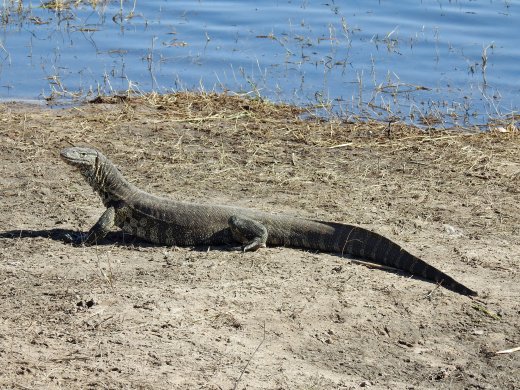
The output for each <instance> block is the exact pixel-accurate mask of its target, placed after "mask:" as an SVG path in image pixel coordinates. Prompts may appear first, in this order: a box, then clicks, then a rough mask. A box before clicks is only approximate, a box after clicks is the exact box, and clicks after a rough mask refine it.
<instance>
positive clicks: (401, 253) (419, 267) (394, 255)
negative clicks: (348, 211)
mask: <svg viewBox="0 0 520 390" xmlns="http://www.w3.org/2000/svg"><path fill="white" fill-rule="evenodd" d="M316 222H317V221H316ZM320 222H321V223H323V224H326V225H328V226H330V227H332V228H334V234H333V235H332V237H330V236H329V237H328V239H326V240H323V241H321V242H322V243H323V244H324V246H326V247H327V248H328V249H327V248H319V249H321V250H327V251H330V247H331V244H332V246H333V247H334V250H335V252H337V253H341V254H349V255H353V256H356V257H359V258H362V259H366V260H370V261H373V262H376V263H379V264H384V265H387V266H390V267H394V268H397V269H400V270H404V271H407V272H409V273H411V274H412V275H416V276H420V277H422V278H424V279H426V280H429V281H432V282H436V283H438V284H440V285H442V286H443V287H445V288H447V289H449V290H452V291H455V292H457V293H459V294H463V295H469V296H476V295H477V293H476V292H475V291H473V290H471V289H469V288H468V287H466V286H464V285H463V284H461V283H459V282H457V281H456V280H455V279H453V278H452V277H451V276H449V275H446V274H445V273H444V272H442V271H441V270H439V269H437V268H435V267H433V266H431V265H430V264H428V263H426V262H425V261H423V260H421V259H419V258H418V257H416V256H414V255H412V254H411V253H409V252H407V251H406V250H404V249H403V248H402V247H401V246H400V245H398V244H396V243H395V242H393V241H391V240H389V239H388V238H386V237H384V236H382V235H380V234H377V233H374V232H371V231H370V230H367V229H363V228H361V227H359V226H352V225H346V224H341V223H335V222H323V221H320ZM318 241H320V240H318ZM325 241H328V242H327V243H325ZM331 241H332V242H331ZM320 246H321V245H320Z"/></svg>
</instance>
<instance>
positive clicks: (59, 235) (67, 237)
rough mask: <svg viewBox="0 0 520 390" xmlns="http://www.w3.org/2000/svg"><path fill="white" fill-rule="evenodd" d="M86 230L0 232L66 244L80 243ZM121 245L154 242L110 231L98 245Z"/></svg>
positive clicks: (4, 234)
mask: <svg viewBox="0 0 520 390" xmlns="http://www.w3.org/2000/svg"><path fill="white" fill-rule="evenodd" d="M84 234H85V233H84V232H81V231H78V230H72V229H62V228H52V229H42V230H30V229H28V230H21V229H16V230H7V231H3V232H0V239H1V238H8V239H21V238H50V239H51V240H54V241H59V242H62V243H65V244H73V245H78V246H79V245H80V244H78V243H77V241H75V239H76V238H77V237H80V236H81V235H84ZM114 244H116V245H120V246H132V245H136V244H137V245H139V246H152V245H153V244H151V243H149V242H147V241H144V240H140V239H139V238H137V237H134V236H132V235H129V234H125V233H124V232H109V233H108V234H107V235H106V237H105V238H103V240H101V241H100V242H99V243H97V245H114Z"/></svg>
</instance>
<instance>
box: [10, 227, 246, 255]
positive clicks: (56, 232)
mask: <svg viewBox="0 0 520 390" xmlns="http://www.w3.org/2000/svg"><path fill="white" fill-rule="evenodd" d="M85 234H86V232H82V231H79V230H73V229H63V228H52V229H42V230H30V229H28V230H23V229H16V230H7V231H3V232H0V239H2V238H7V239H12V240H16V239H23V238H48V239H51V240H54V241H58V242H62V243H64V244H68V245H74V246H82V244H81V243H80V242H79V240H78V237H81V236H84V235H85ZM96 245H98V246H108V245H117V246H120V247H129V248H130V247H136V246H139V247H145V248H149V247H164V248H167V247H171V245H162V244H154V243H150V242H148V241H145V240H142V239H140V238H139V237H136V236H133V235H131V234H128V233H125V232H123V231H113V232H109V233H108V234H107V235H106V236H105V237H104V238H103V239H102V240H101V241H99V242H97V243H96ZM211 248H212V249H217V250H224V251H226V250H236V249H240V248H237V246H236V245H225V244H223V245H217V246H211ZM190 249H192V250H194V251H197V252H207V250H208V247H207V246H193V247H190Z"/></svg>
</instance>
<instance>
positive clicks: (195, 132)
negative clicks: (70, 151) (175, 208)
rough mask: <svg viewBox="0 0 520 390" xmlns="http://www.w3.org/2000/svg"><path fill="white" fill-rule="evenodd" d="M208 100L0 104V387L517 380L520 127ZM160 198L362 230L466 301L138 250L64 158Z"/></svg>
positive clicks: (299, 254) (356, 270) (343, 270)
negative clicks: (87, 238)
mask: <svg viewBox="0 0 520 390" xmlns="http://www.w3.org/2000/svg"><path fill="white" fill-rule="evenodd" d="M297 116H298V110H296V109H294V108H291V107H280V106H279V107H276V106H272V105H269V104H262V103H260V102H256V101H248V100H243V99H239V98H231V97H222V96H221V97H218V96H213V95H203V96H196V95H191V94H179V95H175V96H167V97H160V96H152V97H149V98H147V99H144V100H143V99H141V100H126V101H99V102H98V104H88V105H84V106H81V107H76V108H68V109H59V110H49V109H46V108H43V107H37V106H27V105H22V104H2V105H0V160H1V164H0V199H1V204H0V207H1V210H0V211H1V212H0V294H1V299H0V388H2V389H41V388H49V389H79V388H82V389H101V388H106V389H172V388H176V389H177V388H179V389H357V388H371V389H520V351H519V352H512V353H504V354H496V352H497V351H501V350H507V349H511V348H515V347H519V346H520V328H519V326H520V325H519V324H520V272H519V267H518V263H519V256H520V238H519V233H520V214H519V201H520V186H519V183H520V153H519V147H520V135H519V134H518V132H515V131H514V130H515V129H514V128H513V127H510V128H506V129H504V130H505V131H504V132H502V133H497V134H487V135H475V134H462V133H460V132H459V133H449V132H431V133H419V132H417V131H414V130H413V129H407V128H406V127H404V126H398V125H393V127H392V128H391V137H390V138H389V137H387V132H386V130H387V128H386V125H379V124H375V123H368V124H359V123H339V122H338V123H336V122H322V121H318V120H306V121H302V120H299V119H298V117H297ZM71 144H73V145H92V146H95V147H98V148H100V149H102V150H103V151H104V152H105V154H106V155H108V156H109V157H110V158H111V159H112V160H113V161H114V162H115V163H116V164H117V165H118V166H119V167H120V168H121V171H122V172H123V173H124V174H125V175H126V177H127V178H129V179H130V180H131V181H132V182H134V183H136V184H137V185H139V186H140V187H142V188H143V189H145V190H147V191H150V192H153V193H156V194H160V195H166V196H169V197H172V198H175V199H184V200H191V201H193V200H197V201H205V202H218V203H223V204H226V203H227V204H234V205H240V206H245V207H254V208H257V209H260V210H264V211H272V212H275V213H288V214H293V215H299V216H303V217H312V218H320V219H325V220H334V221H340V222H341V221H344V222H349V223H354V224H359V225H361V226H364V227H366V228H369V229H373V230H375V231H377V232H379V233H381V234H384V235H386V236H388V237H389V238H391V239H393V240H395V241H397V242H399V243H400V244H402V245H403V246H404V247H405V248H406V249H408V250H409V251H411V252H412V253H414V254H417V255H419V256H420V257H421V258H423V259H424V260H426V261H428V262H430V263H431V264H434V265H435V266H437V267H439V268H441V269H442V270H444V271H446V272H447V273H449V274H450V275H452V276H453V277H455V278H456V279H457V280H460V281H461V282H463V283H464V284H466V285H467V286H468V287H470V288H472V289H475V290H477V291H478V292H479V297H478V298H477V299H475V300H472V299H470V298H468V297H464V296H461V295H458V294H456V293H453V292H450V291H448V290H445V289H443V288H438V287H437V286H436V285H434V284H431V283H428V282H426V281H424V280H419V279H416V278H412V277H410V276H409V275H406V274H404V273H392V272H386V271H383V270H380V269H371V268H368V267H365V266H362V265H359V264H354V263H353V262H351V261H350V260H349V259H348V258H341V257H338V256H334V255H329V254H323V253H313V252H308V251H302V250H297V249H287V248H267V249H265V250H261V251H258V252H254V253H246V254H243V253H240V252H236V251H231V250H228V249H226V248H172V247H161V246H151V245H148V244H146V243H144V242H141V241H138V240H136V239H133V238H132V237H130V236H128V235H123V234H121V233H118V232H117V231H114V233H113V234H111V235H110V236H109V237H108V238H107V239H106V240H105V241H104V242H103V243H101V244H100V245H98V246H94V247H77V246H73V245H71V244H70V243H68V242H66V240H65V239H64V237H65V235H66V234H67V233H71V232H76V231H85V230H87V229H89V228H90V226H91V225H92V224H93V223H94V222H95V221H96V220H97V218H98V217H99V216H100V215H101V213H102V212H103V207H102V204H101V201H100V199H99V198H98V196H97V195H96V194H94V193H93V192H92V190H91V189H90V187H88V186H87V184H86V183H85V182H84V181H83V179H82V178H81V177H80V175H79V174H78V173H77V172H75V171H73V169H72V168H71V167H69V166H66V165H65V164H64V163H63V162H62V161H60V159H59V157H58V154H59V150H60V149H61V148H63V147H66V146H69V145H71Z"/></svg>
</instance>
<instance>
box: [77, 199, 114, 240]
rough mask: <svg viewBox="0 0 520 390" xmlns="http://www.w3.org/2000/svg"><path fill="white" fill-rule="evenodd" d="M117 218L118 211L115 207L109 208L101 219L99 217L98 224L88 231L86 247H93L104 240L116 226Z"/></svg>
mask: <svg viewBox="0 0 520 390" xmlns="http://www.w3.org/2000/svg"><path fill="white" fill-rule="evenodd" d="M115 217H116V209H115V208H114V206H110V207H108V208H107V209H106V210H105V212H104V213H103V214H102V215H101V217H99V219H98V221H97V222H96V224H95V225H94V226H92V228H91V229H90V230H89V231H88V234H87V238H86V239H85V241H84V242H83V243H84V244H85V245H92V244H95V243H97V242H98V241H100V240H102V239H103V237H105V236H106V235H107V233H108V232H109V231H110V229H111V228H112V227H113V226H114V221H115Z"/></svg>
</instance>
